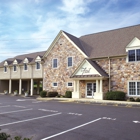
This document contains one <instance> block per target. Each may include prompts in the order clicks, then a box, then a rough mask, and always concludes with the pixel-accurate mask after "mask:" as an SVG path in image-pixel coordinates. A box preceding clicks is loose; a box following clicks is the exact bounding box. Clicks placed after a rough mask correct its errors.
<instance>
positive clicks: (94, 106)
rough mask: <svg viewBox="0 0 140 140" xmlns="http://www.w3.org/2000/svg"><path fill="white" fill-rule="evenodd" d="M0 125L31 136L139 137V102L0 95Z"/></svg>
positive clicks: (79, 139) (60, 139)
mask: <svg viewBox="0 0 140 140" xmlns="http://www.w3.org/2000/svg"><path fill="white" fill-rule="evenodd" d="M0 128H1V131H3V132H6V133H8V134H10V135H11V136H13V137H14V136H16V135H21V136H23V137H29V138H30V137H32V140H47V139H50V140H118V139H119V140H138V139H139V137H140V133H139V132H140V106H137V105H136V106H130V105H129V106H128V105H120V106H115V105H114V104H109V103H108V104H106V103H88V102H84V103H82V102H71V101H69V100H63V101H62V100H61V101H60V100H46V101H40V100H36V99H35V98H32V97H28V98H24V97H20V96H10V95H0Z"/></svg>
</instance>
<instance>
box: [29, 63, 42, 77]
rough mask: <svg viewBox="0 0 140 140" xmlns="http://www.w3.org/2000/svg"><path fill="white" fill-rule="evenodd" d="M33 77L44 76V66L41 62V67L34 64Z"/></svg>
mask: <svg viewBox="0 0 140 140" xmlns="http://www.w3.org/2000/svg"><path fill="white" fill-rule="evenodd" d="M32 68H33V78H43V66H42V64H40V69H36V66H35V65H33V67H32Z"/></svg>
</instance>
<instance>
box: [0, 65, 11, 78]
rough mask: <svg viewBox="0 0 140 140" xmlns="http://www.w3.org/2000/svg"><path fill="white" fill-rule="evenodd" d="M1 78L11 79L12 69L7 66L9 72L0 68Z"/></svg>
mask: <svg viewBox="0 0 140 140" xmlns="http://www.w3.org/2000/svg"><path fill="white" fill-rule="evenodd" d="M0 79H10V69H9V68H7V72H4V68H0Z"/></svg>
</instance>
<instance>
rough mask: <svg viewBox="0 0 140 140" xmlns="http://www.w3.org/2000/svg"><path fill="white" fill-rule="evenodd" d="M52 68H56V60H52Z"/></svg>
mask: <svg viewBox="0 0 140 140" xmlns="http://www.w3.org/2000/svg"><path fill="white" fill-rule="evenodd" d="M53 68H57V59H53Z"/></svg>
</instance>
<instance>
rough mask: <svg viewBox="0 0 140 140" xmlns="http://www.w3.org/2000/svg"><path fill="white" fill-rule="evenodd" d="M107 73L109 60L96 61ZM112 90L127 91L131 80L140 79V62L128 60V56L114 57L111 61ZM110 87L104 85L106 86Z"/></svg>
mask: <svg viewBox="0 0 140 140" xmlns="http://www.w3.org/2000/svg"><path fill="white" fill-rule="evenodd" d="M96 62H97V63H98V64H99V65H100V66H101V67H102V68H103V69H104V70H105V71H106V72H107V73H108V72H109V60H108V59H104V60H98V61H96ZM110 69H111V70H110V80H111V90H120V91H124V92H126V93H127V92H128V91H127V88H128V87H127V84H128V81H130V80H140V62H126V57H122V58H112V59H111V61H110ZM105 87H108V84H106V86H105V85H104V88H105Z"/></svg>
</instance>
